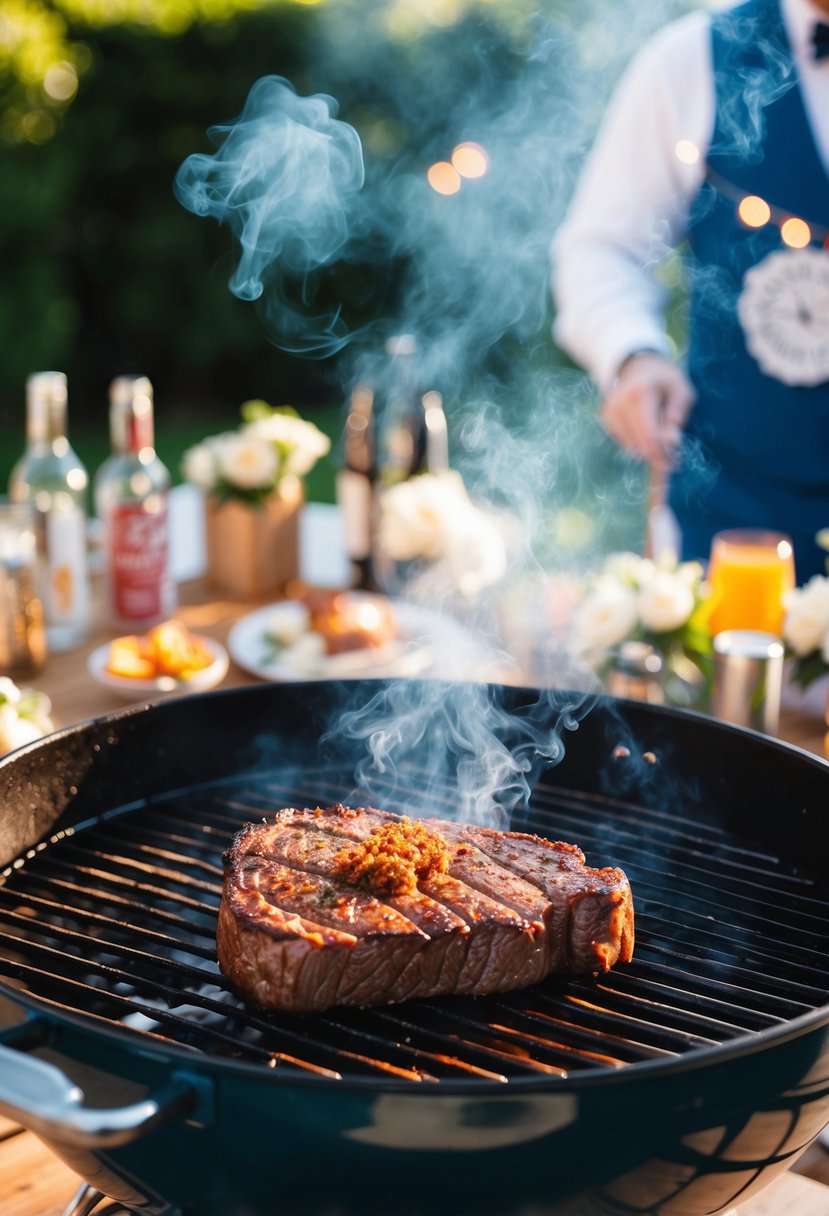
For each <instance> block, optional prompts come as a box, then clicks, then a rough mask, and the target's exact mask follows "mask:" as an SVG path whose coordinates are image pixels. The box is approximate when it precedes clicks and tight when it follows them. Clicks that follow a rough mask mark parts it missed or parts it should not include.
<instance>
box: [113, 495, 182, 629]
mask: <svg viewBox="0 0 829 1216" xmlns="http://www.w3.org/2000/svg"><path fill="white" fill-rule="evenodd" d="M153 498H154V500H155V503H154V505H155V504H157V506H156V509H155V510H148V509H147V507H146V505H145V504H144V503H119V504H118V505H117V506H115V507H113V508H112V515H111V517H110V555H109V556H110V572H111V579H112V599H113V608H114V609H115V614H116V616H118V617H120V618H121V620H125V621H144V620H150V619H152V618H153V617H161V616H163V615H164V614H165V612H166V611H167V610H168V605H167V600H168V598H169V597H168V585H169V580H170V574H169V565H170V538H169V528H168V517H167V499H166V497H164V496H162V495H153Z"/></svg>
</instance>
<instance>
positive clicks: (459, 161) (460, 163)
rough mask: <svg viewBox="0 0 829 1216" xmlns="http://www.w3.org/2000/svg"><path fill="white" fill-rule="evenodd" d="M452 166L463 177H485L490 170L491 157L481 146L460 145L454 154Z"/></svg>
mask: <svg viewBox="0 0 829 1216" xmlns="http://www.w3.org/2000/svg"><path fill="white" fill-rule="evenodd" d="M452 164H453V166H454V167H455V169H457V171H458V173H460V175H461V177H483V175H484V174H485V173H486V171H487V169H488V168H489V157H488V156H487V154H486V152H485V151H484V149H483V148H482V147H481V145H480V144H475V143H471V142H470V143H463V144H458V146H457V148H455V150H454V152H453V153H452Z"/></svg>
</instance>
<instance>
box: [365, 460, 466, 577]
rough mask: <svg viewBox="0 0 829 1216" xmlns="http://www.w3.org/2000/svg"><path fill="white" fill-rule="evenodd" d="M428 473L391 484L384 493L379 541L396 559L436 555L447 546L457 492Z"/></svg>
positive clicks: (455, 511) (406, 559)
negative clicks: (394, 484)
mask: <svg viewBox="0 0 829 1216" xmlns="http://www.w3.org/2000/svg"><path fill="white" fill-rule="evenodd" d="M442 483H443V478H440V477H434V476H431V475H429V474H426V475H425V476H423V477H412V478H410V479H409V480H408V481H401V482H399V483H398V485H396V486H389V487H388V489H386V490H384V491H383V493H382V494H381V495H380V522H379V526H378V543H379V545H380V549H381V550H382V552H383V553H385V554H386V556H387V557H390V558H391V559H392V560H393V561H398V562H407V561H413V560H414V559H415V558H435V557H438V556H440V555H441V554H442V553H443V552H444V551H445V548H446V541H447V537H448V536H449V533H450V529H451V527H452V525H453V519H454V517H456V515H457V501H458V500H457V494H456V492H455V491H454V490H453V489H449V488H448V486H446V485H444V484H442Z"/></svg>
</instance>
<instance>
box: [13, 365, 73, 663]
mask: <svg viewBox="0 0 829 1216" xmlns="http://www.w3.org/2000/svg"><path fill="white" fill-rule="evenodd" d="M66 423H67V383H66V376H65V375H64V374H63V372H37V373H35V374H34V375H32V376H29V378H28V380H27V382H26V450H25V452H24V454H23V456H22V457H21V459H20V460H19V461H18V462H17V464H16V465H15V467H14V469H13V470H12V474H11V478H10V480H9V497H10V498H11V499H12V500H14V501H15V502H28V503H30V504H31V507H32V508H33V511H34V518H35V526H36V531H37V542H38V543H37V547H38V554H39V559H40V561H39V564H40V598H41V601H42V604H43V614H44V618H45V622H46V640H47V643H48V647H49V650H50V651H55V652H57V651H62V650H70V649H72V647H74V646H79V645H80V644H81V643H82V642H83V640H84V638H85V637H86V636H87V634H88V632H89V626H90V616H91V609H90V592H89V571H88V565H87V550H86V522H87V493H88V489H89V477H88V475H87V471H86V469H85V468H84V466H83V464H82V463H81V461H80V460H79V459H78V457H77V455H76V454H75V452H74V451H73V450H72V448H71V446H70V444H69V440H68V438H67V426H66Z"/></svg>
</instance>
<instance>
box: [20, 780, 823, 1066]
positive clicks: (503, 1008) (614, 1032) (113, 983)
mask: <svg viewBox="0 0 829 1216" xmlns="http://www.w3.org/2000/svg"><path fill="white" fill-rule="evenodd" d="M407 777H408V778H409V779H410V780H411V782H412V792H414V790H416V789H417V783H418V781H419V780H420V779H424V778H425V774H418V773H416V772H413V773H409V774H407ZM350 793H351V791H350V789H347V788H345V787H344V786H343V785H342V783H341V781H339V780H338V778H337V774H336V773H332V772H320V773H316V774H305V777H304V779H303V786H302V788H299V787H297V786H296V785H291V784H288V783H286V782H285V781H284V780H282V779H280V775H279V774H278V773H272V774H269V775H264V776H257V777H256V778H255V779H253V778H249V777H248V778H246V779H245V780H244V782H243V781H242V780H241V779H240V780H239V781H237V782H235V783H223V784H221V785H215V786H205V787H201V788H196V789H192V790H188V791H187V792H186V793H181V792H179V793H177V794H174V795H169V796H165V797H161V798H155V799H152V800H150V801H148V802H147V803H145V804H142V805H138V806H133V807H130V808H126V809H122V810H120V811H113V812H111V813H109V814H107V815H105V816H101V817H100V818H99V819H98V820H96V821H94V822H89V823H87V824H85V825H81V826H79V827H78V828H76V829H75V830H74V831H72V832H67V833H62V834H59V835H58V836H57V837H56V838H55V839H53V840H52V841H51V842H49V843H48V844H47V845H45V846H44V845H41V846H39V847H38V848H37V849H35V850H32V852H31V853H30V854H29V855H27V857H25V858H23V859H20V860H19V861H18V862H16V863H14V865H13V866H11V867H9V869H8V870H7V871H6V872H5V874H4V875H3V876H2V878H0V979H3V980H5V981H6V982H7V983H9V984H10V985H11V986H13V987H16V988H18V989H20V990H23V991H26V992H29V993H31V994H33V995H34V996H36V997H38V998H39V999H40V1000H41V1001H43V1002H45V1003H47V1004H49V1005H51V1006H54V1007H57V1008H60V1009H63V1010H70V1011H75V1012H81V1013H83V1014H84V1015H86V1016H89V1017H91V1018H94V1019H101V1020H103V1021H105V1022H108V1023H112V1022H118V1023H120V1024H122V1025H125V1026H128V1027H130V1028H132V1029H133V1030H134V1031H137V1032H140V1033H141V1034H144V1035H149V1036H158V1037H160V1038H162V1039H164V1040H165V1041H173V1042H176V1043H179V1044H181V1045H184V1046H187V1047H191V1048H194V1049H196V1050H198V1051H202V1052H209V1053H211V1054H216V1055H223V1056H229V1057H232V1058H234V1059H242V1060H247V1061H251V1062H254V1063H256V1062H259V1063H261V1064H263V1065H267V1066H269V1067H272V1068H276V1069H278V1071H279V1072H280V1073H285V1074H308V1073H317V1074H321V1075H324V1076H328V1077H333V1078H342V1077H358V1076H369V1077H371V1076H374V1077H377V1076H379V1075H385V1076H391V1077H396V1078H404V1079H409V1080H411V1081H413V1082H422V1083H436V1082H440V1081H444V1080H447V1079H461V1078H467V1079H471V1078H482V1079H485V1080H490V1081H492V1080H498V1081H508V1080H509V1079H511V1078H514V1077H519V1076H528V1075H542V1076H567V1075H569V1074H572V1073H574V1072H583V1073H589V1072H596V1071H600V1070H607V1069H618V1068H622V1067H629V1066H631V1065H636V1064H637V1063H643V1062H646V1061H652V1060H658V1059H664V1058H670V1057H675V1056H678V1055H683V1054H685V1053H687V1052H690V1051H694V1050H696V1049H699V1048H705V1047H711V1046H715V1045H718V1044H722V1043H725V1042H728V1041H729V1040H731V1039H734V1038H736V1037H738V1036H742V1035H745V1034H751V1033H756V1032H759V1031H762V1030H764V1029H767V1028H769V1027H772V1026H775V1025H778V1024H780V1023H782V1022H785V1021H788V1020H789V1019H791V1018H793V1017H796V1016H797V1015H799V1014H802V1013H806V1012H808V1011H810V1010H813V1009H815V1008H819V1007H820V1006H822V1005H824V1004H826V1002H827V1001H829V991H827V979H826V969H825V959H826V955H827V951H829V886H825V885H824V886H823V887H821V886H820V885H819V884H818V883H817V881H816V880H815V879H814V878H812V877H811V876H809V875H807V874H804V873H801V872H799V871H796V870H795V869H793V868H792V867H790V866H786V865H784V864H783V863H782V862H781V861H780V860H779V859H778V858H776V857H774V856H772V855H770V854H769V853H768V852H763V851H761V850H752V849H751V848H750V847H747V846H746V844H745V842H742V841H740V840H739V839H737V838H735V837H730V836H729V835H728V834H727V833H725V832H723V831H721V830H719V829H717V828H715V827H711V826H706V825H696V824H694V825H693V826H689V825H688V824H686V823H684V822H683V821H682V820H680V819H679V818H678V817H677V816H676V815H672V814H670V813H668V812H662V811H654V810H645V809H643V808H641V807H638V806H635V805H630V804H625V803H620V802H615V801H613V802H611V801H610V800H599V799H596V798H593V797H588V796H584V795H580V794H576V793H572V792H568V791H562V790H560V789H558V788H556V787H554V786H551V785H547V784H543V783H542V784H541V785H539V786H538V787H537V788H536V790H535V791H534V794H533V798H532V802H531V805H530V807H529V808H528V809H527V810H526V811H525V812H524V813H523V815H522V817H521V819H520V820H516V821H515V822H514V824H513V826H514V827H515V828H516V829H518V830H532V831H536V832H539V833H540V834H542V835H546V836H549V837H551V838H553V839H562V840H572V841H575V842H577V843H578V844H579V845H580V846H581V847H582V848H583V849H584V852H585V853H586V854H587V858H588V862H589V863H590V864H592V865H606V864H614V865H619V866H622V867H623V868H624V869H625V870H626V871H627V873H628V876H629V878H630V880H631V885H632V887H633V891H634V902H635V906H636V935H637V944H636V956H635V958H634V961H633V963H632V964H631V965H629V966H626V967H620V968H617V969H616V970H614V971H612V972H611V973H610V974H609V975H607V976H602V977H601V978H599V979H594V978H591V977H585V978H576V979H572V978H571V979H567V980H564V979H561V978H557V977H551V978H550V979H549V980H547V981H546V982H545V983H543V984H541V985H538V986H536V987H534V988H530V989H526V990H522V991H520V992H514V993H507V994H502V995H497V996H492V997H486V998H443V999H441V1000H435V1001H427V1000H421V1001H411V1002H408V1003H406V1004H404V1005H400V1006H393V1007H391V1006H390V1007H386V1008H379V1009H370V1010H361V1009H338V1010H333V1011H331V1012H330V1013H329V1014H327V1015H321V1016H320V1015H316V1016H313V1017H311V1016H304V1017H300V1016H295V1015H294V1016H284V1017H280V1016H277V1015H271V1014H266V1013H264V1012H262V1011H258V1010H256V1009H254V1008H252V1007H249V1006H247V1005H245V1004H244V1003H243V1002H241V1001H240V1000H239V999H238V998H237V997H236V996H235V995H234V993H233V992H232V990H231V989H230V986H229V984H228V983H227V981H226V980H225V979H224V977H223V976H222V975H221V974H220V972H219V970H218V967H217V964H216V962H215V946H214V939H215V917H216V910H217V908H218V905H219V899H220V895H221V882H222V868H221V854H222V851H223V849H224V848H225V847H227V845H228V843H229V841H230V838H231V836H232V834H233V833H234V832H235V831H236V830H237V829H238V828H239V827H240V826H241V824H243V823H245V822H248V821H250V820H254V819H257V818H261V817H262V816H263V815H264V814H267V813H268V812H271V811H273V810H275V809H277V808H278V807H281V806H290V805H299V806H304V805H315V804H317V803H321V804H327V803H331V802H335V801H337V800H339V799H347V798H348V797H349V794H350ZM397 795H399V790H398V791H395V794H394V795H392V794H391V793H390V796H389V798H388V799H387V800H386V801H385V802H384V803H383V805H387V806H389V807H391V808H392V809H393V808H394V807H395V805H396V796H397ZM373 801H374V802H375V804H377V803H378V801H379V799H378V797H377V795H376V793H375V795H374V798H373ZM451 808H452V791H451V789H449V788H447V789H446V790H445V792H444V795H443V796H442V797H439V798H435V797H434V796H433V795H431V794H430V814H434V815H438V816H440V815H441V814H447V815H448V814H451Z"/></svg>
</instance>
